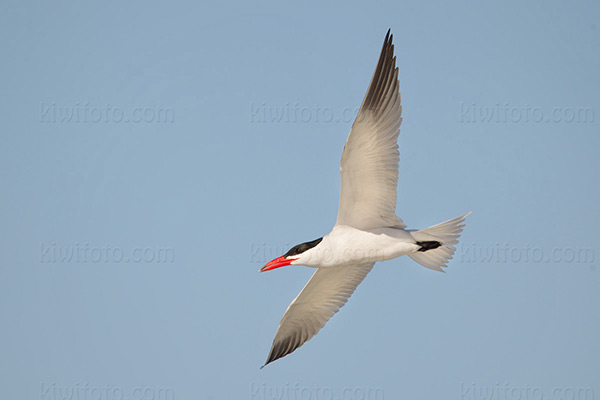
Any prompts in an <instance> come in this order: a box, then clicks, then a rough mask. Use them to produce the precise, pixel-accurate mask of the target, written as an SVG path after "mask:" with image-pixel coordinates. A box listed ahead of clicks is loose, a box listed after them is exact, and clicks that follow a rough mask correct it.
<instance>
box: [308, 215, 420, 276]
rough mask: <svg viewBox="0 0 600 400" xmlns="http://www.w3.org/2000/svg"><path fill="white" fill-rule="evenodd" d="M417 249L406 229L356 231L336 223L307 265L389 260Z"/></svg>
mask: <svg viewBox="0 0 600 400" xmlns="http://www.w3.org/2000/svg"><path fill="white" fill-rule="evenodd" d="M418 249H419V246H417V245H416V244H415V240H414V238H413V237H412V236H411V235H410V233H409V232H407V231H405V230H403V229H395V228H376V229H371V230H364V231H363V230H360V229H356V228H352V227H350V226H346V225H336V226H335V227H334V228H333V230H332V231H331V232H330V233H329V234H328V235H326V236H325V237H323V241H322V242H321V243H320V244H319V245H318V246H317V247H316V248H315V249H314V250H315V252H314V254H311V260H310V262H309V263H307V264H305V265H307V266H309V267H316V268H321V267H326V268H328V267H337V266H343V265H348V264H363V263H369V262H376V261H384V260H390V259H392V258H396V257H399V256H402V255H405V254H410V253H414V252H415V251H417V250H418Z"/></svg>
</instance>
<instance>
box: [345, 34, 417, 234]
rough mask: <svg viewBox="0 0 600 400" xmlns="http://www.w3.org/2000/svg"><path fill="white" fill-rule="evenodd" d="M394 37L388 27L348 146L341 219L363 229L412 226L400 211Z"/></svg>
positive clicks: (396, 77)
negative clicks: (397, 214) (397, 213)
mask: <svg viewBox="0 0 600 400" xmlns="http://www.w3.org/2000/svg"><path fill="white" fill-rule="evenodd" d="M392 38H393V36H392V35H390V32H389V31H388V34H387V35H386V37H385V41H384V43H383V48H382V50H381V55H380V56H379V61H378V63H377V67H376V69H375V73H374V74H373V78H372V79H371V84H370V85H369V89H367V94H366V95H365V99H364V100H363V103H362V105H361V108H360V111H359V112H358V115H357V117H356V120H355V121H354V124H353V125H352V129H351V130H350V134H349V135H348V140H347V141H346V145H345V146H344V152H343V153H342V161H341V166H340V171H341V175H342V188H341V192H340V206H339V212H338V217H337V222H336V223H337V224H338V225H349V226H352V227H355V228H358V229H371V228H379V227H392V226H393V227H398V228H405V227H406V225H404V223H403V222H402V220H401V219H400V218H398V217H397V216H396V195H397V193H396V192H397V186H398V161H399V159H400V153H399V152H398V143H397V141H398V135H399V134H400V124H401V122H402V106H401V104H400V89H399V87H400V84H399V83H398V68H397V67H396V57H395V56H394V45H393V44H392Z"/></svg>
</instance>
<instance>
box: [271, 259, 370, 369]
mask: <svg viewBox="0 0 600 400" xmlns="http://www.w3.org/2000/svg"><path fill="white" fill-rule="evenodd" d="M373 264H374V263H368V264H357V265H346V266H341V267H332V268H319V269H317V271H316V272H315V273H314V274H313V276H312V278H310V280H309V281H308V283H307V284H306V286H304V289H302V291H301V292H300V294H299V295H298V296H297V297H296V298H295V299H294V301H292V302H291V303H290V305H289V306H288V308H287V310H286V311H285V314H283V318H281V322H280V323H279V328H278V329H277V333H276V334H275V339H273V345H272V346H271V351H270V352H269V357H268V358H267V362H266V363H265V365H267V364H269V363H270V362H272V361H275V360H277V359H278V358H281V357H284V356H286V355H288V354H290V353H291V352H293V351H294V350H296V349H297V348H298V347H300V346H302V345H303V344H304V343H305V342H306V341H308V340H309V339H310V338H312V337H313V336H315V335H316V334H317V333H318V332H319V330H321V328H322V327H323V326H325V324H326V323H327V321H329V319H330V318H331V317H332V316H333V314H335V313H336V312H338V310H339V309H340V308H342V306H343V305H344V304H346V302H347V301H348V299H349V298H350V296H351V295H352V293H354V290H355V289H356V287H357V286H358V285H359V284H360V283H361V282H362V281H363V279H364V278H365V276H367V274H368V273H369V271H371V269H372V268H373ZM263 367H264V365H263Z"/></svg>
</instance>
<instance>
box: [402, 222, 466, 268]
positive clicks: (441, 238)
mask: <svg viewBox="0 0 600 400" xmlns="http://www.w3.org/2000/svg"><path fill="white" fill-rule="evenodd" d="M469 214H471V212H470V211H469V212H468V213H466V214H463V215H461V216H460V217H456V218H454V219H451V220H449V221H446V222H442V223H441V224H437V225H434V226H431V227H429V228H427V229H421V230H420V231H410V233H411V234H412V236H413V238H415V240H416V241H417V244H419V245H421V249H420V250H418V251H417V252H415V253H412V254H409V255H408V256H409V257H410V258H412V259H413V260H415V261H416V262H418V263H419V264H421V265H422V266H424V267H426V268H429V269H434V270H436V271H442V272H444V270H443V269H442V267H447V265H446V264H447V263H448V261H449V260H451V259H452V255H453V254H454V251H455V250H456V248H455V247H454V246H455V245H456V244H458V238H459V237H460V233H461V232H462V230H463V227H464V226H465V225H464V222H465V218H466V217H467V215H469Z"/></svg>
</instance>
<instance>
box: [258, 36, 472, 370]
mask: <svg viewBox="0 0 600 400" xmlns="http://www.w3.org/2000/svg"><path fill="white" fill-rule="evenodd" d="M392 40H393V35H391V33H390V30H388V32H387V34H386V37H385V40H384V42H383V48H382V50H381V54H380V56H379V61H378V62H377V66H376V68H375V73H374V74H373V77H372V79H371V83H370V84H369V88H368V89H367V94H366V95H365V98H364V100H363V102H362V105H361V107H360V109H359V112H358V114H357V116H356V119H355V121H354V123H353V125H352V129H351V130H350V134H349V135H348V139H347V140H346V145H345V146H344V150H343V152H342V161H341V166H340V171H341V176H342V185H341V192H340V204H339V211H338V216H337V221H336V224H335V226H334V227H333V229H332V230H331V232H330V233H328V234H327V235H325V236H323V237H321V238H319V239H316V240H313V241H310V242H306V243H301V244H299V245H297V246H294V247H292V248H291V249H290V250H289V251H288V252H287V253H285V254H284V255H282V256H281V257H278V258H276V259H274V260H272V261H270V262H268V263H267V264H266V265H265V266H264V267H262V268H261V269H260V272H264V271H270V270H273V269H275V268H280V267H284V266H286V265H303V266H307V267H312V268H316V271H315V273H314V274H313V276H312V277H311V278H310V280H309V281H308V283H307V284H306V286H305V287H304V289H302V291H301V292H300V294H299V295H298V296H297V297H296V298H295V299H294V300H293V301H292V302H291V304H290V305H289V306H288V308H287V310H286V311H285V314H284V315H283V318H282V319H281V322H280V323H279V328H278V329H277V333H276V334H275V339H274V340H273V345H272V346H271V351H270V352H269V356H268V357H267V361H266V362H265V364H264V365H263V367H264V366H266V365H267V364H269V363H271V362H273V361H275V360H277V359H279V358H281V357H284V356H286V355H288V354H290V353H292V352H293V351H294V350H296V349H297V348H299V347H300V346H302V345H303V344H304V343H305V342H306V341H308V340H309V339H311V338H312V337H313V336H315V335H316V334H317V333H318V332H319V330H321V328H323V326H325V324H326V323H327V321H328V320H329V319H330V318H331V317H332V316H333V314H335V313H336V312H338V311H339V309H340V308H341V307H342V306H343V305H344V304H346V302H347V301H348V298H350V296H351V295H352V293H354V290H355V289H356V287H357V286H358V285H359V284H360V283H361V282H362V281H363V279H364V278H365V276H367V274H368V273H369V271H371V269H372V268H373V265H374V264H375V262H377V261H385V260H391V259H393V258H396V257H400V256H403V255H408V256H409V257H410V258H412V259H413V260H414V261H416V262H417V263H419V264H421V265H422V266H424V267H427V268H430V269H433V270H437V271H442V272H444V271H443V270H442V268H443V267H447V263H448V261H449V260H450V259H452V255H453V254H454V251H455V245H456V244H457V243H458V238H459V237H460V234H461V232H462V229H463V227H464V224H463V222H464V220H465V218H466V216H467V215H469V214H470V212H468V213H466V214H464V215H461V216H460V217H456V218H454V219H451V220H449V221H446V222H443V223H441V224H438V225H434V226H432V227H429V228H427V229H421V230H407V229H405V228H406V225H405V224H404V222H402V219H400V218H399V217H397V216H396V212H395V211H396V191H397V185H398V161H399V159H400V153H399V152H398V143H397V141H398V135H399V134H400V123H401V122H402V106H401V105H400V90H399V82H398V68H397V67H396V57H395V56H394V45H393V43H392ZM261 368H262V367H261Z"/></svg>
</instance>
